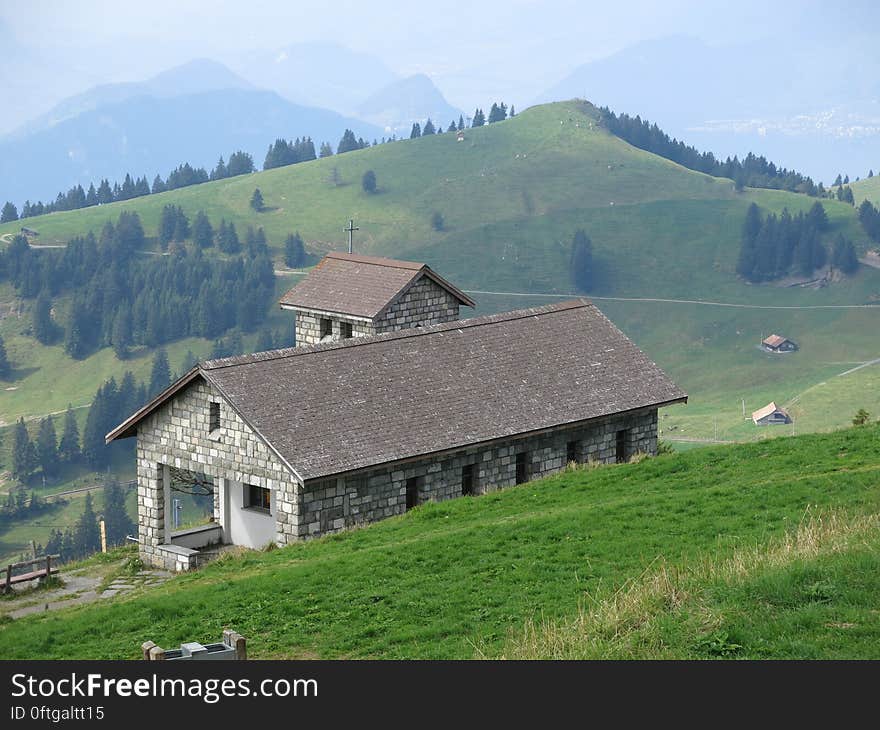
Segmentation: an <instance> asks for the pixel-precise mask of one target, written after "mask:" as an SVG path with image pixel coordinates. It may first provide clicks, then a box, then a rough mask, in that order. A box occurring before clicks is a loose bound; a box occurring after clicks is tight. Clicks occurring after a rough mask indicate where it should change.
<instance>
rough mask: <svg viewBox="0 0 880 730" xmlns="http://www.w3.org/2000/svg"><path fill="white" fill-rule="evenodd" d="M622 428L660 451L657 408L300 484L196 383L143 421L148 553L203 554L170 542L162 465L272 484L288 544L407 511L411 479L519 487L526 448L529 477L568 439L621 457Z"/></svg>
mask: <svg viewBox="0 0 880 730" xmlns="http://www.w3.org/2000/svg"><path fill="white" fill-rule="evenodd" d="M212 401H213V402H219V403H220V404H221V407H220V428H219V429H218V430H216V431H214V432H213V433H209V431H208V412H209V403H210V402H212ZM377 428H381V424H378V425H377ZM618 432H624V438H625V446H626V449H625V451H626V453H625V457H626V458H629V457H630V456H632V455H633V454H635V453H636V452H643V453H646V454H652V455H653V454H655V453H656V451H657V409H656V408H651V409H646V410H643V411H640V412H637V413H632V414H628V415H620V416H610V417H607V418H604V419H600V420H597V421H594V422H592V423H590V424H589V425H586V426H580V427H577V428H560V429H556V430H554V431H551V432H548V433H545V434H542V435H537V436H530V437H527V438H510V439H505V440H504V441H500V442H496V443H493V444H490V445H483V446H472V447H467V448H463V449H461V450H459V451H456V452H454V453H449V454H445V455H443V456H436V457H434V456H426V457H424V458H421V459H416V460H412V461H409V462H407V463H405V464H401V465H396V466H385V467H379V468H375V469H368V470H363V471H361V472H357V473H355V474H352V475H349V476H345V477H340V478H330V479H325V480H321V481H317V482H311V483H308V484H306V486H305V487H303V486H302V485H301V484H300V482H299V481H298V479H297V478H296V477H295V476H294V475H293V474H292V473H291V471H290V470H288V469H287V467H286V466H285V465H284V464H283V462H282V461H281V460H280V459H279V458H278V457H277V456H276V455H275V454H274V453H273V452H272V451H271V450H270V449H269V448H268V447H267V446H266V445H265V444H264V443H263V442H262V441H261V440H260V438H259V437H258V436H257V435H256V434H255V433H254V432H253V431H252V430H251V428H250V427H249V426H248V425H247V424H245V423H244V422H243V421H242V420H241V418H239V416H238V415H237V414H236V413H235V412H234V411H233V410H232V408H231V407H230V406H229V405H228V404H227V403H226V402H225V401H224V400H223V399H222V397H220V396H219V395H218V394H217V393H215V392H214V391H213V389H212V388H211V387H210V386H209V385H208V384H206V383H205V382H203V381H199V380H197V381H195V382H194V383H193V384H192V385H190V386H189V387H188V388H186V389H185V390H183V391H182V392H181V393H179V394H177V395H176V396H175V397H174V398H172V399H171V400H170V401H169V402H168V403H166V404H165V405H164V406H162V407H161V408H159V409H158V410H157V411H156V412H155V413H153V414H152V415H150V416H148V417H147V418H146V419H144V421H143V422H142V423H141V424H139V426H138V444H137V472H138V529H139V543H140V555H141V559H142V560H144V562H145V563H148V564H150V565H155V566H158V567H161V568H165V569H167V570H172V571H180V570H188V569H190V568H192V567H196V566H197V565H198V555H197V554H195V553H193V551H187V550H186V549H181V548H179V546H176V545H175V546H170V547H169V546H168V545H167V544H166V542H167V541H166V537H167V536H166V535H165V512H164V510H165V504H164V501H165V495H164V485H163V472H164V468H163V465H169V466H173V467H177V468H182V469H189V470H191V471H194V472H202V473H204V474H207V475H209V476H211V477H213V478H214V480H215V487H216V489H217V490H218V491H219V490H222V489H223V488H224V484H225V480H232V481H234V482H242V483H249V484H255V485H257V486H260V487H264V488H267V489H270V490H272V491H273V492H274V494H275V504H276V532H275V541H276V543H277V544H278V545H286V544H289V543H291V542H294V541H297V540H300V539H304V538H310V537H317V536H320V535H325V534H328V533H333V532H338V531H340V530H343V529H345V528H348V527H353V526H357V525H363V524H367V523H370V522H375V521H377V520H381V519H383V518H385V517H390V516H391V515H397V514H402V513H403V512H405V511H406V493H407V481H408V480H414V481H415V482H416V483H417V489H418V498H417V501H418V502H419V503H422V502H425V501H428V500H436V501H440V500H445V499H451V498H454V497H458V496H461V494H462V469H463V467H465V466H467V465H473V475H474V493H475V494H481V493H485V492H488V491H492V490H495V489H500V488H503V487H507V486H510V485H513V484H515V483H516V478H517V454H519V453H525V454H526V458H525V465H526V467H525V472H526V473H525V476H526V478H527V479H536V478H538V477H542V476H546V475H548V474H552V473H554V472H557V471H559V470H561V469H563V468H564V467H565V466H566V463H567V460H568V454H569V448H570V444H571V446H572V447H573V449H574V455H575V458H576V460H577V461H580V462H586V461H589V460H593V461H599V462H605V463H608V462H614V461H615V460H616V459H617V435H618ZM292 466H293V467H294V468H295V467H296V465H292ZM218 502H219V500H218V499H216V498H215V519H217V520H218V521H219V519H220V515H219V512H218Z"/></svg>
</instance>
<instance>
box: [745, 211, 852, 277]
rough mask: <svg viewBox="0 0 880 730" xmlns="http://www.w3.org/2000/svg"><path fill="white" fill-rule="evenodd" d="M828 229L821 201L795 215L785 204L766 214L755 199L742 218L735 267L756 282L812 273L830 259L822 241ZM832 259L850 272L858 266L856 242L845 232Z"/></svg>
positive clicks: (835, 244)
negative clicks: (781, 207) (779, 210)
mask: <svg viewBox="0 0 880 730" xmlns="http://www.w3.org/2000/svg"><path fill="white" fill-rule="evenodd" d="M828 229H829V223H828V216H827V215H826V213H825V209H824V207H823V206H822V204H821V203H819V202H818V201H817V202H816V203H814V204H813V206H812V207H811V208H810V210H809V211H808V212H807V213H806V215H805V214H804V213H798V214H797V215H792V214H791V213H790V212H789V211H788V209H787V208H785V209H783V211H782V213H781V214H780V215H779V216H777V215H776V214H775V213H769V214H767V216H766V217H762V215H761V211H760V209H759V208H758V206H757V205H756V204H755V203H752V204H751V205H750V206H749V208H748V210H747V211H746V217H745V221H744V222H743V227H742V232H741V235H740V251H739V258H738V260H737V266H736V271H737V273H738V274H739V275H740V276H741V277H743V278H744V279H746V280H747V281H751V282H755V283H757V282H762V281H772V280H774V279H779V278H781V277H783V276H786V275H788V274H791V273H797V274H800V275H801V276H810V275H812V273H813V272H814V271H815V270H816V269H820V268H822V267H823V266H825V265H826V264H827V263H828V262H829V254H828V250H827V249H826V248H825V245H824V244H823V243H822V234H823V233H825V232H827V231H828ZM830 263H831V265H832V267H834V268H836V269H838V270H840V271H842V272H843V273H845V274H848V275H849V274H853V273H854V272H855V271H856V269H857V268H858V257H857V256H856V251H855V246H854V245H853V243H852V241H850V240H849V239H847V238H846V237H845V236H843V235H842V234H841V235H838V237H837V238H836V239H835V241H834V243H833V245H832V250H831V256H830Z"/></svg>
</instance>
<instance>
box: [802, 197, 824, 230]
mask: <svg viewBox="0 0 880 730" xmlns="http://www.w3.org/2000/svg"><path fill="white" fill-rule="evenodd" d="M806 222H807V225H808V226H811V227H812V228H815V229H816V230H817V231H819V232H820V233H822V232H824V231H827V230H828V227H829V224H828V215H827V214H826V213H825V208H824V207H823V206H822V203H820V202H819V201H818V200H817V201H816V202H815V203H813V206H812V207H811V208H810V212H809V213H807V218H806Z"/></svg>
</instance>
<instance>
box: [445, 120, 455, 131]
mask: <svg viewBox="0 0 880 730" xmlns="http://www.w3.org/2000/svg"><path fill="white" fill-rule="evenodd" d="M455 130H456V127H455V122H449V127H447V129H446V131H447V132H454V131H455Z"/></svg>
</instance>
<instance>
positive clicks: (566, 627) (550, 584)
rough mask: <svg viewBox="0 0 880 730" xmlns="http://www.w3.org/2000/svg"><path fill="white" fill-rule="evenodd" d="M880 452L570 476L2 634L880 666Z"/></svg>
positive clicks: (5, 647) (23, 647)
mask: <svg viewBox="0 0 880 730" xmlns="http://www.w3.org/2000/svg"><path fill="white" fill-rule="evenodd" d="M878 446H880V426H877V425H874V426H868V427H862V428H858V429H850V430H846V431H839V432H837V433H834V434H830V435H810V436H800V437H797V438H795V439H776V440H773V441H771V442H766V443H761V444H749V445H740V446H733V447H713V448H708V449H699V450H696V451H692V452H690V453H687V454H679V455H673V456H663V457H658V458H656V459H649V460H646V461H643V462H641V463H638V464H629V465H623V466H611V467H600V468H595V469H580V470H576V471H569V472H566V473H564V474H561V475H558V476H556V477H553V478H549V479H544V480H541V481H536V482H532V483H529V484H526V485H523V486H521V487H514V488H510V489H507V490H504V491H501V492H495V493H493V494H490V495H486V496H481V497H475V498H462V499H458V500H453V501H450V502H444V503H433V504H427V505H424V506H422V507H420V508H418V509H416V510H414V511H413V512H411V513H409V514H407V515H405V516H402V517H399V518H393V519H390V520H387V521H385V522H382V523H379V524H377V525H374V526H371V527H369V528H367V529H361V530H355V531H351V532H348V533H345V534H341V535H337V536H331V537H327V538H323V539H320V540H316V541H312V542H308V543H301V544H298V545H294V546H290V547H287V548H283V549H279V550H275V551H272V552H269V553H259V552H247V553H244V554H242V555H240V556H233V557H229V558H226V559H224V560H221V561H219V562H217V563H215V564H212V565H210V566H208V567H206V568H205V569H203V570H201V571H199V572H197V573H194V574H189V575H184V576H180V577H177V578H175V579H173V580H171V581H169V582H168V583H166V584H164V585H163V586H161V587H158V588H155V589H151V590H149V591H145V592H142V593H140V594H135V595H131V596H128V597H125V598H121V597H120V598H114V599H108V600H105V601H102V602H101V603H100V605H98V604H92V605H87V606H80V607H72V608H70V609H65V610H63V611H58V612H52V613H49V614H44V615H39V616H33V617H28V618H24V619H20V620H16V621H12V622H6V623H0V649H2V651H3V652H4V656H6V657H7V658H10V659H23V658H42V659H49V658H74V657H76V658H129V659H134V658H136V657H137V656H138V655H139V646H140V644H141V642H142V641H144V640H146V639H148V638H149V639H152V640H154V641H156V642H157V643H159V644H161V645H162V646H166V647H173V646H176V645H177V644H178V643H180V642H182V641H189V640H207V639H209V638H211V637H214V636H217V635H218V634H219V632H220V631H221V630H222V628H223V627H233V628H234V629H235V630H237V631H239V632H240V633H242V634H243V635H244V636H246V637H248V640H249V643H248V646H249V653H251V655H252V656H254V657H256V658H270V657H275V658H280V657H284V658H304V657H321V658H331V657H353V658H364V657H382V658H392V657H407V658H429V657H430V658H472V657H475V656H502V655H503V656H556V655H564V656H614V657H645V658H653V657H658V656H663V657H693V658H702V657H705V658H709V657H716V656H735V657H741V658H793V657H796V658H805V657H816V658H820V657H827V658H830V657H859V658H868V657H870V658H878V657H880V653H878V652H880V650H878V647H880V618H878V614H877V612H876V606H877V600H878V599H880V571H878V570H877V568H878V562H877V555H878V551H877V547H878V545H877V542H878V537H877V535H878V532H877V527H878V512H880V479H878V476H880V449H878ZM462 556H468V557H467V559H466V560H462ZM590 622H593V623H590ZM590 626H593V627H599V628H602V630H603V632H601V633H600V632H598V631H596V632H591V633H589V634H588V635H587V636H586V639H585V638H584V637H585V634H584V632H583V631H582V630H580V629H583V628H584V627H590Z"/></svg>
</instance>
